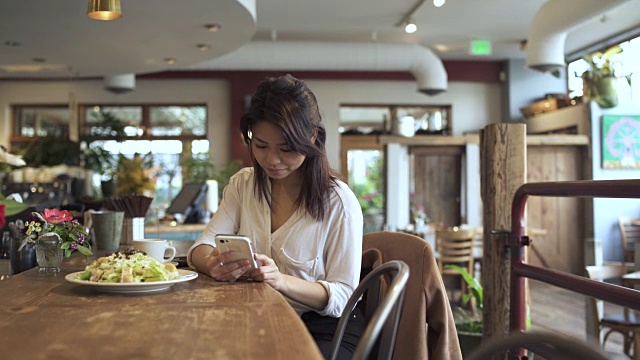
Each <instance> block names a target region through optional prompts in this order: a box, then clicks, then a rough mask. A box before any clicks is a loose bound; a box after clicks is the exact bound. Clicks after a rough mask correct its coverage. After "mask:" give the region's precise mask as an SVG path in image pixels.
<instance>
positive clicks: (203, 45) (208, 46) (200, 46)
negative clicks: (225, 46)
mask: <svg viewBox="0 0 640 360" xmlns="http://www.w3.org/2000/svg"><path fill="white" fill-rule="evenodd" d="M197 46H198V49H200V50H201V51H207V50H210V49H211V45H207V44H198V45H197Z"/></svg>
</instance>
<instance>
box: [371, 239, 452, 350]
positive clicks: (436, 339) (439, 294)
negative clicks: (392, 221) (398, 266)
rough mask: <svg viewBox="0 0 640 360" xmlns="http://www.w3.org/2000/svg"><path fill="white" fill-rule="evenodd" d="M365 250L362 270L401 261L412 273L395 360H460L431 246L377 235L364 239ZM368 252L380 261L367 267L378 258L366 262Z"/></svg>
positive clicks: (425, 242) (416, 241) (444, 290)
mask: <svg viewBox="0 0 640 360" xmlns="http://www.w3.org/2000/svg"><path fill="white" fill-rule="evenodd" d="M362 250H363V258H362V262H363V264H362V265H363V268H366V267H367V266H368V267H373V268H375V267H376V266H379V265H376V264H384V263H386V262H388V261H392V260H401V261H403V262H405V263H406V264H407V265H409V268H410V269H411V274H410V275H409V282H408V283H407V287H406V296H405V299H404V301H403V306H402V315H401V316H400V325H399V327H398V337H397V341H396V345H395V349H394V353H393V359H394V360H405V359H415V360H426V359H448V360H461V359H462V353H461V351H460V345H459V343H458V335H457V332H456V328H455V321H454V319H453V312H452V311H451V305H450V303H449V298H448V297H447V292H446V289H445V287H444V283H443V281H442V275H441V274H440V272H439V271H438V265H437V264H436V259H435V256H434V252H433V249H432V248H431V246H430V245H429V242H428V241H426V240H425V239H423V238H420V237H417V236H415V235H411V234H407V233H404V232H395V231H378V232H372V233H368V234H365V235H364V237H363V242H362ZM368 252H373V253H377V256H378V261H375V262H373V263H369V264H365V261H371V260H372V258H374V259H375V257H376V256H372V257H370V258H366V257H365V256H364V255H366V254H367V253H368ZM425 324H426V326H425Z"/></svg>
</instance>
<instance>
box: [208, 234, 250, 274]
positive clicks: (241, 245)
mask: <svg viewBox="0 0 640 360" xmlns="http://www.w3.org/2000/svg"><path fill="white" fill-rule="evenodd" d="M215 240H216V246H217V247H218V251H219V252H220V254H222V253H224V252H227V251H232V252H233V257H232V258H231V259H229V260H227V262H234V261H238V260H244V259H247V260H249V263H250V264H251V268H252V269H257V268H258V264H257V263H256V259H255V258H254V256H253V247H252V246H251V239H249V238H248V237H246V236H244V235H225V234H218V235H216V238H215Z"/></svg>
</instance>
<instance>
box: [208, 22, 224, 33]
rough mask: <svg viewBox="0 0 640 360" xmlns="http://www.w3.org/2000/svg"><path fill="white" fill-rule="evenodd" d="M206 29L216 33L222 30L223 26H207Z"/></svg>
mask: <svg viewBox="0 0 640 360" xmlns="http://www.w3.org/2000/svg"><path fill="white" fill-rule="evenodd" d="M204 27H205V28H206V29H207V30H209V31H211V32H216V31H218V30H220V29H222V25H220V24H207V25H205V26H204Z"/></svg>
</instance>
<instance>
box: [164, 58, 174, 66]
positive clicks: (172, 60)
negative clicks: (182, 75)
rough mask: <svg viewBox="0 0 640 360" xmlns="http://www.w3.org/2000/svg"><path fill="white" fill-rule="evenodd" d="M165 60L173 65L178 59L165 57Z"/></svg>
mask: <svg viewBox="0 0 640 360" xmlns="http://www.w3.org/2000/svg"><path fill="white" fill-rule="evenodd" d="M164 62H165V63H166V64H168V65H173V64H175V63H176V59H174V58H165V59H164Z"/></svg>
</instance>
